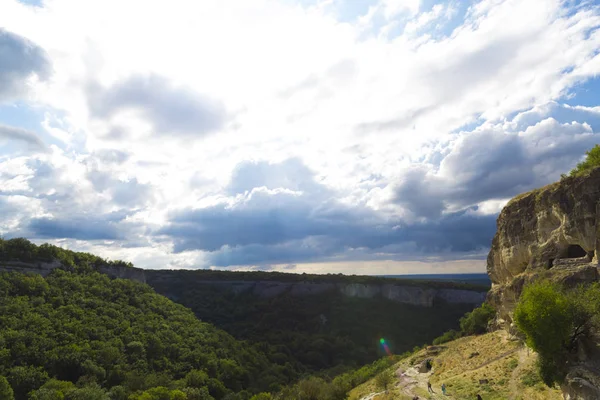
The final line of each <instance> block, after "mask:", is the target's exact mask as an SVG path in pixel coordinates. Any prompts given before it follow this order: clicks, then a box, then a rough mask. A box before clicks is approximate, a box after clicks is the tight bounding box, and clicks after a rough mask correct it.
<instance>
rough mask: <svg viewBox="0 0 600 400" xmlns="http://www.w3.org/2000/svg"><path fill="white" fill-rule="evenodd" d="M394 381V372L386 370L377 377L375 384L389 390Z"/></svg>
mask: <svg viewBox="0 0 600 400" xmlns="http://www.w3.org/2000/svg"><path fill="white" fill-rule="evenodd" d="M393 381H394V374H393V372H392V371H391V370H389V369H388V370H385V371H383V372H382V373H380V374H379V375H377V377H376V378H375V384H376V385H377V387H378V388H381V389H383V390H387V389H388V387H389V386H390V385H391V384H392V382H393Z"/></svg>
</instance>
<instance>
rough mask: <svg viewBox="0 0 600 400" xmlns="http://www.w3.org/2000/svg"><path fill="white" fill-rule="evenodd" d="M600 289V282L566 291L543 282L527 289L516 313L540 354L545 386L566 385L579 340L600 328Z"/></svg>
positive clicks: (515, 315)
mask: <svg viewBox="0 0 600 400" xmlns="http://www.w3.org/2000/svg"><path fill="white" fill-rule="evenodd" d="M599 315H600V286H599V285H598V284H597V283H596V284H594V285H590V286H588V287H583V286H582V287H579V288H577V289H575V290H570V291H566V290H565V289H563V288H562V287H561V286H559V285H558V284H554V283H550V282H539V283H535V284H532V285H530V286H528V287H526V288H525V289H524V290H523V293H522V294H521V298H520V300H519V303H518V304H517V307H516V308H515V312H514V319H515V323H516V324H517V326H518V328H519V329H520V330H521V331H522V332H523V333H524V334H525V336H526V341H527V344H528V345H529V346H530V347H531V348H532V349H533V350H535V351H536V352H537V353H538V354H539V363H538V367H539V368H538V369H539V373H540V376H541V378H542V380H543V381H544V383H546V384H547V385H548V386H553V385H554V384H555V383H559V384H560V383H562V382H563V380H564V377H565V374H566V368H567V364H568V360H569V357H570V355H571V354H572V353H573V352H574V351H575V350H576V349H577V342H578V340H579V339H582V338H585V337H588V336H589V335H591V331H592V328H594V327H596V328H597V326H598V316H599Z"/></svg>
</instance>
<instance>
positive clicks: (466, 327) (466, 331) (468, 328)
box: [460, 303, 496, 336]
mask: <svg viewBox="0 0 600 400" xmlns="http://www.w3.org/2000/svg"><path fill="white" fill-rule="evenodd" d="M495 315H496V310H494V308H493V307H492V306H490V305H489V304H488V303H483V304H482V305H481V307H477V308H476V309H474V310H473V311H471V312H469V313H466V314H465V316H464V317H462V318H461V319H460V330H461V332H462V334H463V335H467V336H468V335H480V334H483V333H485V332H486V331H487V326H488V323H489V322H490V321H491V320H492V319H493V318H494V316H495Z"/></svg>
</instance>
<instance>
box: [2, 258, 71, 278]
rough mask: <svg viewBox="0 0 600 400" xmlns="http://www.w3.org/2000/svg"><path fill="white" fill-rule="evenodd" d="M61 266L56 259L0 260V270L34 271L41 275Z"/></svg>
mask: <svg viewBox="0 0 600 400" xmlns="http://www.w3.org/2000/svg"><path fill="white" fill-rule="evenodd" d="M60 267H62V264H61V263H60V262H59V261H58V260H54V261H52V262H45V261H39V262H31V263H25V262H21V261H0V272H21V273H34V274H39V275H42V276H47V275H48V274H49V273H50V272H52V270H53V269H56V268H60Z"/></svg>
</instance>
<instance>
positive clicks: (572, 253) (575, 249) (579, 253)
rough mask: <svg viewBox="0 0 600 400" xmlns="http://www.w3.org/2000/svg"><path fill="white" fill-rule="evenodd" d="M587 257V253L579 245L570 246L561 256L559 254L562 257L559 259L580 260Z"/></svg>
mask: <svg viewBox="0 0 600 400" xmlns="http://www.w3.org/2000/svg"><path fill="white" fill-rule="evenodd" d="M587 255H588V253H587V251H585V250H584V249H583V247H581V246H580V245H578V244H570V245H568V246H567V248H566V249H565V250H564V251H563V254H561V256H562V257H560V258H581V257H586V256H587Z"/></svg>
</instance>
